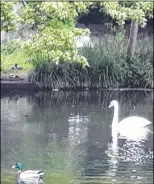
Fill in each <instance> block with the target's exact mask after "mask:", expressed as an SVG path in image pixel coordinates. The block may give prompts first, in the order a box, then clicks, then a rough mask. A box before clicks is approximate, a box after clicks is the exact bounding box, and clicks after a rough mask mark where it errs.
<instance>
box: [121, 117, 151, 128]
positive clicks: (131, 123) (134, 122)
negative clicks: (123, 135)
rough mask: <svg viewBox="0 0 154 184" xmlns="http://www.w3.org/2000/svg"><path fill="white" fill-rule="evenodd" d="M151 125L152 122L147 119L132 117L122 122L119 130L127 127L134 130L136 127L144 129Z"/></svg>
mask: <svg viewBox="0 0 154 184" xmlns="http://www.w3.org/2000/svg"><path fill="white" fill-rule="evenodd" d="M150 124H151V122H150V121H148V120H147V119H145V118H142V117H138V116H131V117H128V118H125V119H123V120H122V121H120V122H119V123H118V127H119V128H125V127H126V128H134V127H137V128H142V127H145V126H147V125H150Z"/></svg>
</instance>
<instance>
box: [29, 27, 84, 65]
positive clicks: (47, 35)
mask: <svg viewBox="0 0 154 184" xmlns="http://www.w3.org/2000/svg"><path fill="white" fill-rule="evenodd" d="M83 33H85V34H86V31H84V32H83V31H82V30H80V29H77V28H76V29H75V28H73V29H72V28H70V29H68V28H61V29H53V28H46V29H44V30H43V31H42V34H41V36H40V35H39V34H37V35H35V36H34V37H33V39H32V40H29V41H28V42H27V44H26V45H25V48H26V50H27V54H28V55H29V61H30V63H32V65H33V66H34V67H36V66H38V65H40V64H41V63H42V64H44V63H56V64H57V65H58V64H59V63H63V62H67V63H81V64H83V66H84V65H88V62H87V60H86V58H85V57H83V56H80V55H79V54H78V50H77V48H76V46H75V43H74V37H75V36H78V35H80V34H83Z"/></svg>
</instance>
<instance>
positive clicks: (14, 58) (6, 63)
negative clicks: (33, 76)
mask: <svg viewBox="0 0 154 184" xmlns="http://www.w3.org/2000/svg"><path fill="white" fill-rule="evenodd" d="M27 59H28V58H27V56H26V54H25V52H24V51H22V50H21V49H20V50H16V51H14V52H13V53H11V54H7V55H4V54H3V52H2V53H1V68H2V70H6V71H7V70H9V68H10V67H12V66H14V64H15V63H17V64H18V65H19V66H21V67H23V71H29V70H30V69H32V65H31V64H30V63H29V62H28V61H27ZM20 71H21V70H20Z"/></svg>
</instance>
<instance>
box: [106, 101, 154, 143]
mask: <svg viewBox="0 0 154 184" xmlns="http://www.w3.org/2000/svg"><path fill="white" fill-rule="evenodd" d="M111 107H114V115H113V121H112V138H114V139H115V137H117V135H118V134H119V135H120V136H121V138H124V139H125V138H126V139H129V140H138V139H145V138H146V134H147V132H148V129H147V126H148V125H150V124H151V123H152V122H150V121H149V120H147V119H145V118H143V117H139V116H130V117H127V118H125V119H123V120H121V121H120V122H119V117H118V116H119V104H118V101H117V100H112V101H111V102H110V104H109V107H108V108H111Z"/></svg>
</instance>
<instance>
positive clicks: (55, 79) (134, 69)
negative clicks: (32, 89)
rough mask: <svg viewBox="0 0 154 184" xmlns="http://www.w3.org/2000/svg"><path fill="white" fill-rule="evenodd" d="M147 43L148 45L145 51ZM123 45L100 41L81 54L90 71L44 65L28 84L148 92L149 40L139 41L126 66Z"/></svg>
mask: <svg viewBox="0 0 154 184" xmlns="http://www.w3.org/2000/svg"><path fill="white" fill-rule="evenodd" d="M147 42H149V44H148V46H147V47H146V49H145V47H144V44H146V43H147ZM126 44H127V40H121V41H119V40H117V39H115V38H114V37H111V36H110V37H109V36H108V37H104V38H102V39H100V38H99V41H98V42H96V44H95V46H94V48H92V47H85V48H82V50H81V51H80V53H81V54H82V55H84V56H85V57H86V58H87V60H88V63H89V65H90V66H89V67H84V68H83V67H82V65H81V64H77V63H60V64H59V65H56V64H54V63H50V64H44V65H42V66H39V67H37V68H36V69H35V71H33V72H32V73H31V75H30V80H31V81H32V82H35V83H37V84H38V85H39V86H40V87H45V88H67V87H70V88H76V87H79V88H85V87H88V88H113V87H116V88H117V87H143V88H144V87H147V88H148V87H150V88H151V87H152V86H153V82H152V81H153V78H152V75H153V72H152V70H153V67H152V64H151V63H152V62H153V48H152V44H153V43H152V39H150V38H142V39H141V40H139V43H138V48H137V55H136V57H135V58H134V60H132V63H130V64H127V62H126V59H127V54H126V53H127V48H126V46H125V45H126ZM147 54H149V57H148V59H147V60H146V59H145V57H147ZM143 66H144V67H143Z"/></svg>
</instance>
